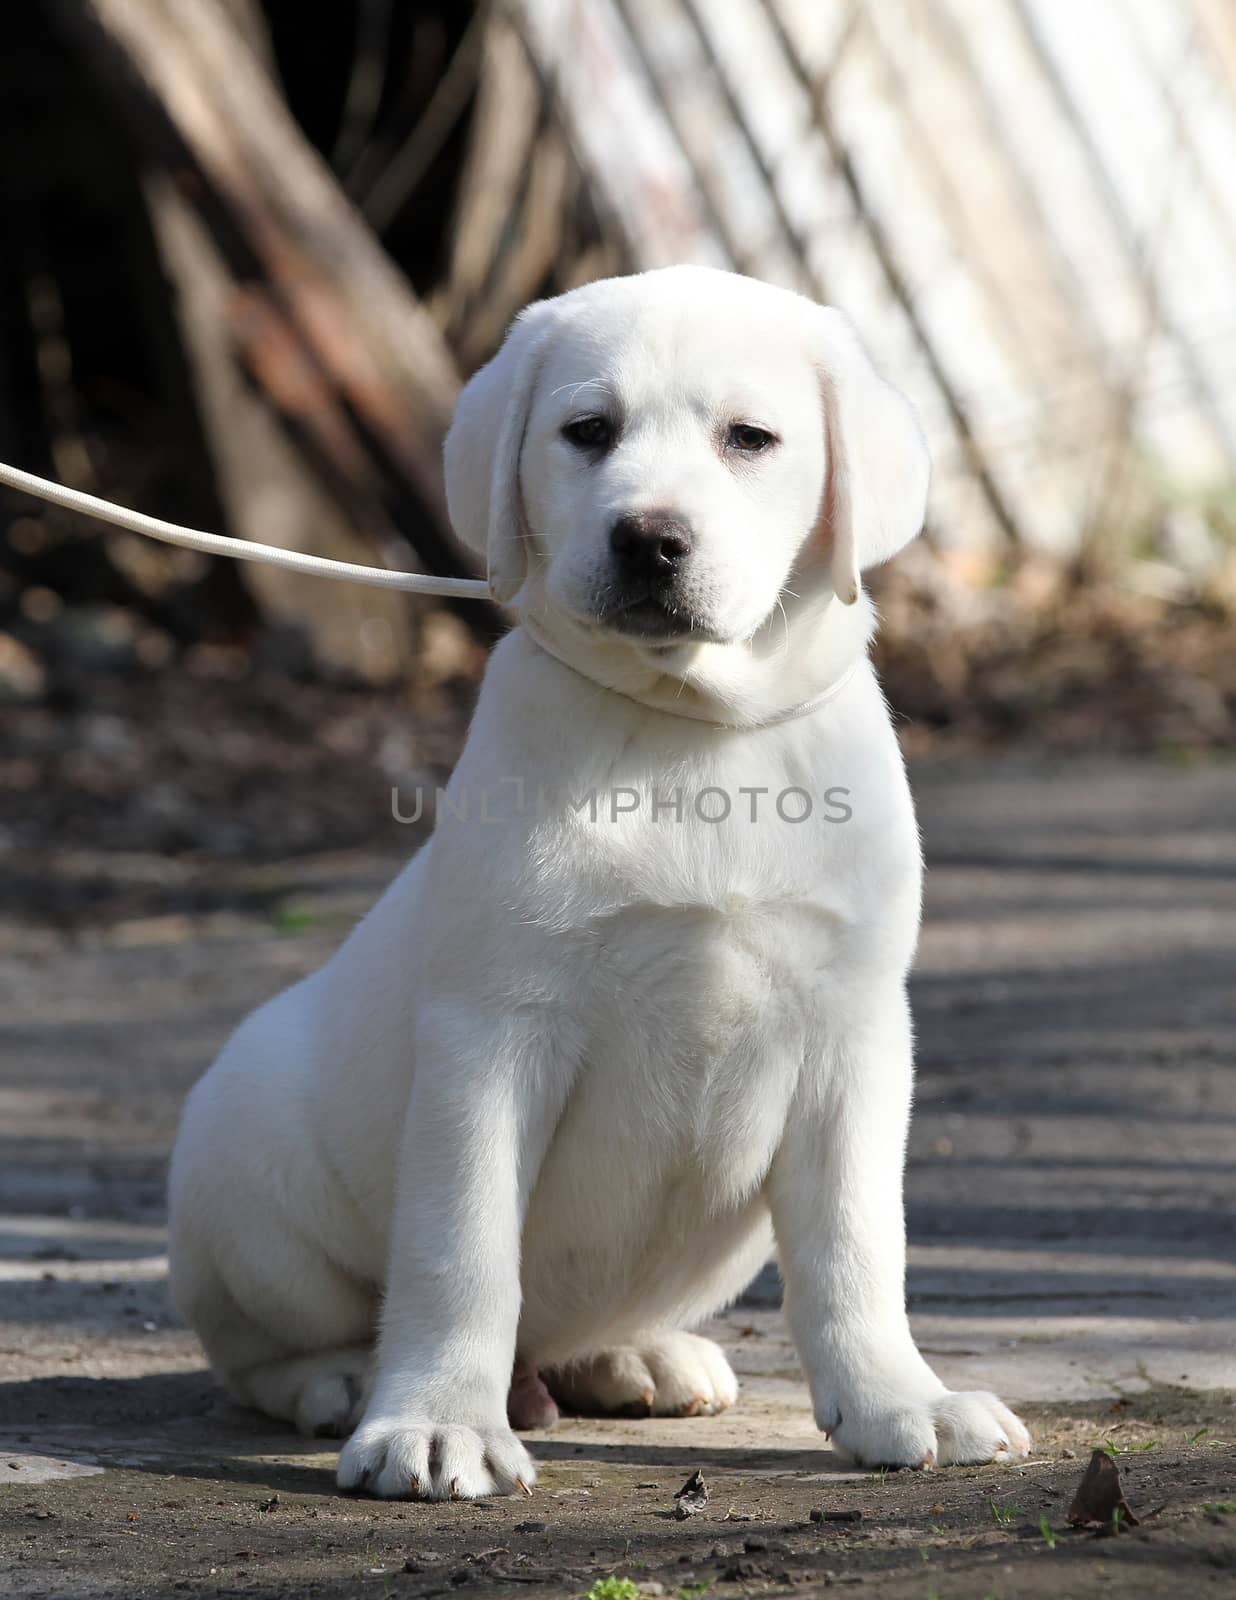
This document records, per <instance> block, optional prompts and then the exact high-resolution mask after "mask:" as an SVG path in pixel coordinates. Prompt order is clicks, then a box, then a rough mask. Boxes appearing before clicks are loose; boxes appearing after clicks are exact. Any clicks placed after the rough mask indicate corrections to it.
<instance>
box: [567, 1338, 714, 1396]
mask: <svg viewBox="0 0 1236 1600" xmlns="http://www.w3.org/2000/svg"><path fill="white" fill-rule="evenodd" d="M545 1382H546V1385H547V1386H548V1388H549V1391H550V1393H551V1394H552V1395H553V1397H554V1399H555V1400H557V1401H558V1402H559V1403H560V1404H561V1405H564V1406H567V1407H569V1408H570V1410H572V1411H581V1412H583V1413H585V1414H586V1415H596V1414H597V1413H601V1414H602V1415H604V1414H607V1413H608V1414H609V1415H618V1416H627V1417H649V1416H651V1417H711V1416H715V1415H716V1413H717V1412H718V1411H724V1410H726V1409H727V1407H729V1406H732V1405H733V1404H734V1401H735V1400H736V1399H737V1398H738V1379H737V1378H736V1377H735V1376H734V1373H733V1370H732V1368H731V1367H730V1364H729V1362H728V1361H727V1360H726V1359H725V1356H724V1354H723V1353H722V1350H721V1347H720V1346H719V1345H717V1344H714V1343H713V1341H712V1340H711V1339H704V1338H701V1337H700V1335H699V1334H697V1333H658V1334H650V1335H649V1336H648V1338H647V1339H642V1340H640V1341H639V1342H638V1343H635V1344H623V1345H614V1346H613V1347H612V1348H610V1349H607V1350H600V1351H597V1352H595V1353H594V1354H592V1355H589V1356H585V1357H584V1358H582V1359H581V1360H579V1361H573V1362H571V1363H570V1364H569V1365H568V1366H564V1367H555V1368H554V1369H553V1370H552V1371H550V1372H547V1373H546V1374H545Z"/></svg>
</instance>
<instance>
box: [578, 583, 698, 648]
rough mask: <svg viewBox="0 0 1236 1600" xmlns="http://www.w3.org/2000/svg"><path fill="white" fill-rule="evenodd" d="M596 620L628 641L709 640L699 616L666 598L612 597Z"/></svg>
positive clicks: (601, 607) (654, 596)
mask: <svg viewBox="0 0 1236 1600" xmlns="http://www.w3.org/2000/svg"><path fill="white" fill-rule="evenodd" d="M596 617H597V621H598V622H599V623H600V624H601V626H602V627H603V628H606V629H608V630H609V632H611V633H620V634H622V635H623V637H624V638H627V639H653V640H680V639H685V638H687V637H688V636H690V637H693V638H699V639H706V638H708V637H709V630H708V629H707V628H705V627H703V625H702V624H701V621H700V619H699V618H698V617H696V616H694V615H693V614H692V613H691V612H690V611H688V610H686V609H685V608H683V607H681V606H677V605H675V604H674V602H673V601H672V600H671V599H670V598H668V597H665V598H662V597H659V596H657V595H651V594H646V595H642V596H640V597H638V598H623V597H614V598H613V599H610V600H609V601H607V603H606V604H604V605H602V606H600V607H598V609H597V613H596Z"/></svg>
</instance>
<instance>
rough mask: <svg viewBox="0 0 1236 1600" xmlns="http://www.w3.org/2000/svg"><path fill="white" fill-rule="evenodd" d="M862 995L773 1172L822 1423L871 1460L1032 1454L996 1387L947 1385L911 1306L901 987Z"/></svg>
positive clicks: (791, 1285) (907, 1037) (779, 1227)
mask: <svg viewBox="0 0 1236 1600" xmlns="http://www.w3.org/2000/svg"><path fill="white" fill-rule="evenodd" d="M864 998H865V1000H866V1004H865V1006H864V1012H863V1015H862V1017H861V1018H859V1019H857V1020H856V1021H855V1022H854V1023H853V1024H852V1026H851V1027H850V1029H849V1030H848V1031H847V1032H846V1034H845V1035H844V1036H843V1037H842V1039H841V1040H840V1042H839V1044H838V1046H837V1048H836V1049H835V1050H834V1051H833V1052H831V1054H830V1058H829V1059H828V1060H827V1062H825V1063H824V1064H823V1066H822V1067H821V1069H820V1070H819V1071H818V1072H813V1073H811V1074H810V1075H809V1077H808V1078H807V1080H806V1081H805V1084H804V1088H803V1091H802V1093H801V1100H800V1103H799V1104H798V1105H797V1106H796V1107H795V1110H794V1112H793V1113H792V1114H791V1116H790V1119H789V1124H788V1127H787V1131H786V1135H785V1138H784V1140H783V1142H782V1145H781V1148H780V1150H779V1151H778V1153H777V1157H776V1160H775V1162H774V1164H773V1170H772V1173H771V1175H770V1179H769V1201H770V1204H771V1207H772V1214H773V1226H774V1228H775V1230H776V1234H777V1244H778V1250H779V1255H780V1261H781V1271H782V1274H783V1276H784V1278H785V1286H786V1311H787V1314H788V1316H789V1321H790V1326H791V1329H792V1331H793V1335H794V1340H795V1343H796V1344H797V1346H798V1352H799V1355H800V1357H801V1359H802V1363H803V1366H804V1368H805V1369H806V1373H807V1378H808V1382H809V1383H810V1385H811V1397H812V1401H813V1402H814V1406H815V1418H816V1422H817V1423H818V1425H819V1426H820V1427H821V1428H822V1429H823V1430H824V1432H825V1433H826V1434H828V1435H829V1436H830V1437H831V1438H832V1441H833V1444H834V1446H835V1447H836V1448H837V1449H839V1450H840V1451H841V1452H842V1453H843V1454H845V1455H847V1456H849V1457H850V1458H851V1459H853V1460H855V1461H858V1462H861V1463H862V1464H864V1465H866V1466H873V1467H874V1466H890V1467H926V1466H934V1465H937V1464H938V1465H941V1466H944V1465H946V1464H949V1463H958V1462H967V1463H974V1462H981V1461H991V1460H994V1459H998V1458H999V1459H1008V1458H1011V1457H1014V1456H1024V1455H1026V1454H1028V1452H1029V1449H1030V1436H1029V1434H1028V1433H1027V1432H1026V1430H1025V1428H1024V1427H1023V1426H1022V1424H1021V1423H1020V1422H1019V1421H1018V1419H1017V1418H1016V1417H1015V1416H1014V1415H1013V1413H1012V1412H1011V1411H1010V1410H1009V1409H1008V1408H1007V1407H1006V1406H1004V1405H1003V1404H1001V1402H1000V1401H999V1400H997V1399H996V1397H995V1396H994V1395H991V1394H984V1393H965V1394H956V1393H951V1392H950V1391H949V1390H947V1389H946V1388H945V1387H944V1385H943V1384H942V1383H941V1382H940V1380H939V1379H938V1378H937V1377H936V1375H935V1373H934V1372H933V1371H932V1370H931V1368H930V1367H929V1366H928V1365H927V1363H926V1362H925V1361H924V1360H923V1358H922V1356H921V1355H920V1354H919V1352H918V1349H917V1347H916V1346H915V1343H914V1338H913V1335H912V1334H911V1332H910V1324H909V1320H908V1318H907V1316H906V1309H905V1261H906V1244H905V1211H904V1205H903V1200H902V1169H903V1167H904V1163H905V1140H906V1131H907V1128H908V1125H909V1115H910V1097H911V1089H912V1075H913V1068H912V1046H911V1030H910V1018H909V1011H908V1006H907V1002H906V998H905V994H904V991H903V990H902V989H901V988H900V986H898V987H897V988H896V989H893V990H886V991H884V992H883V993H880V994H876V995H871V996H867V997H864Z"/></svg>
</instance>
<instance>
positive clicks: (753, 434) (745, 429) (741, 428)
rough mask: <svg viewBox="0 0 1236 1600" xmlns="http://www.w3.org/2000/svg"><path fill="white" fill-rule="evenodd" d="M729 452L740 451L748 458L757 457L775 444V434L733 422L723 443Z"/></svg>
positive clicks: (746, 424) (765, 429)
mask: <svg viewBox="0 0 1236 1600" xmlns="http://www.w3.org/2000/svg"><path fill="white" fill-rule="evenodd" d="M725 442H726V443H727V444H728V445H729V447H730V449H731V450H742V451H744V452H745V453H746V454H747V455H749V456H758V455H759V453H760V452H761V451H762V450H768V449H771V448H772V446H773V445H775V444H776V442H777V436H776V434H775V433H769V431H768V429H767V428H757V427H755V426H754V425H753V424H752V423H750V422H735V423H734V424H733V425H732V427H731V428H730V431H729V434H728V436H727V438H726V441H725Z"/></svg>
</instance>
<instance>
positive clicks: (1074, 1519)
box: [1069, 1450, 1137, 1529]
mask: <svg viewBox="0 0 1236 1600" xmlns="http://www.w3.org/2000/svg"><path fill="white" fill-rule="evenodd" d="M1069 1522H1070V1523H1071V1524H1072V1525H1073V1527H1075V1528H1083V1527H1086V1526H1087V1525H1088V1524H1090V1523H1095V1522H1097V1523H1099V1524H1100V1525H1101V1526H1102V1527H1105V1528H1117V1529H1118V1528H1136V1527H1137V1518H1136V1517H1135V1516H1134V1515H1133V1512H1132V1511H1131V1509H1130V1508H1129V1502H1128V1501H1127V1500H1126V1499H1125V1497H1124V1486H1123V1485H1122V1484H1121V1482H1120V1469H1119V1467H1117V1465H1116V1463H1115V1462H1114V1461H1113V1460H1112V1458H1111V1456H1109V1455H1108V1454H1107V1452H1106V1450H1095V1451H1092V1452H1091V1456H1090V1465H1089V1466H1088V1467H1087V1468H1086V1470H1085V1472H1084V1473H1083V1474H1082V1480H1081V1482H1080V1483H1079V1484H1078V1485H1077V1493H1076V1494H1075V1495H1074V1496H1073V1504H1072V1505H1071V1506H1070V1507H1069Z"/></svg>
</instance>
